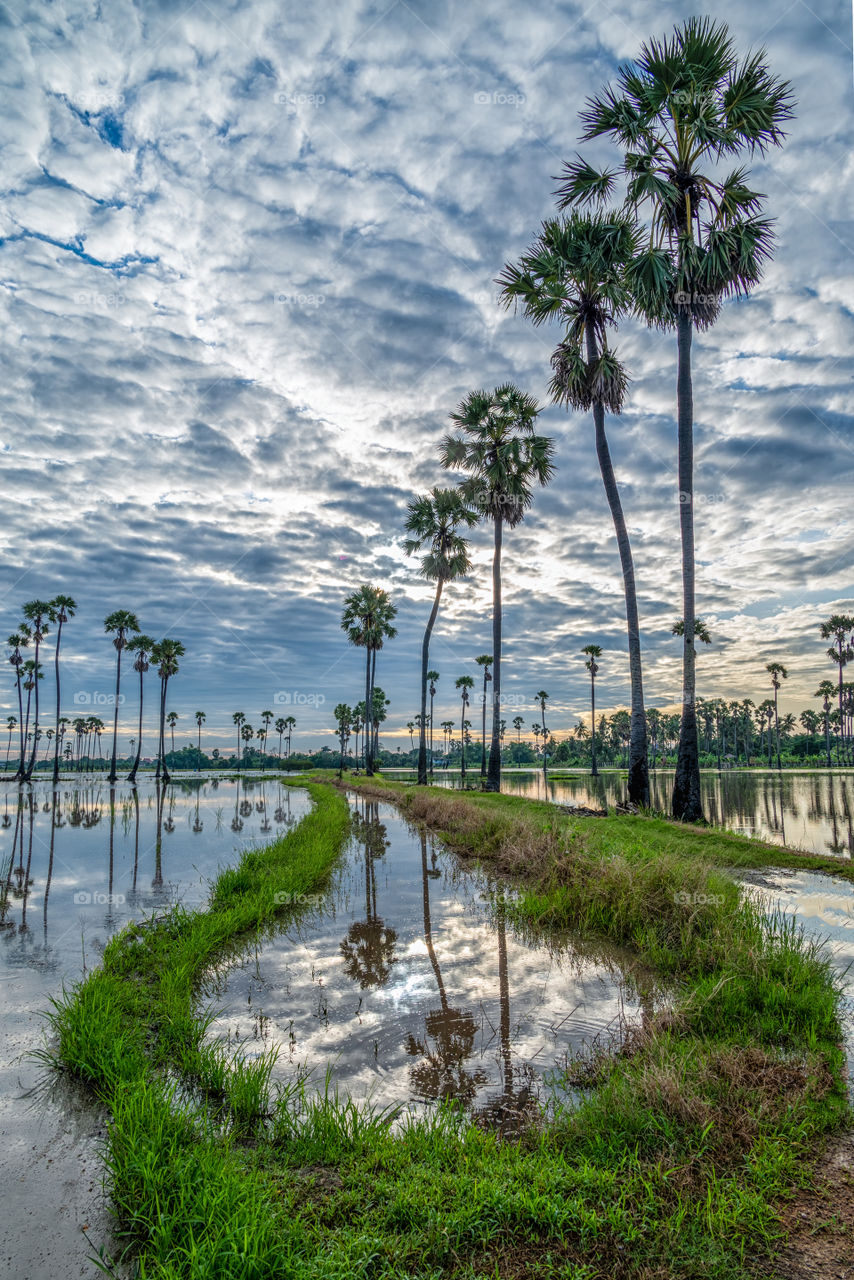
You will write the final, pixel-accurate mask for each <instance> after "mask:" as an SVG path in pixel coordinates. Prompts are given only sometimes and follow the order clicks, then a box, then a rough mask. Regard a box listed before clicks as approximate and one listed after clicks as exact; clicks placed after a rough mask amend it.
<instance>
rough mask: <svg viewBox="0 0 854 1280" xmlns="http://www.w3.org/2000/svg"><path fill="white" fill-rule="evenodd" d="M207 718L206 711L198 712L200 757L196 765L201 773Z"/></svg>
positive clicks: (197, 770)
mask: <svg viewBox="0 0 854 1280" xmlns="http://www.w3.org/2000/svg"><path fill="white" fill-rule="evenodd" d="M206 720H207V716H206V715H205V713H204V711H197V712H196V724H197V726H198V730H199V740H198V750H199V758H198V763H197V765H196V772H197V773H200V772H201V769H202V725H203V724H204V723H205V721H206Z"/></svg>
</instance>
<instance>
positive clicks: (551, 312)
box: [499, 211, 649, 806]
mask: <svg viewBox="0 0 854 1280" xmlns="http://www.w3.org/2000/svg"><path fill="white" fill-rule="evenodd" d="M636 252H637V233H636V229H635V225H634V220H633V218H632V217H631V216H630V215H629V214H627V213H625V212H616V211H611V212H597V213H593V214H587V215H585V214H582V213H579V212H573V213H572V214H571V216H570V217H569V218H561V219H557V218H553V219H550V220H548V221H547V222H545V223H544V224H543V227H542V230H541V232H540V234H539V235H538V237H537V239H536V240H535V241H534V243H533V245H532V246H531V247H530V248H529V249H528V250H527V252H526V253H524V254H523V255H522V258H521V260H520V262H519V264H518V266H514V265H511V264H508V265H507V266H506V267H505V268H504V272H503V274H502V276H501V277H500V279H499V284H500V285H501V286H502V299H503V301H504V304H505V305H506V306H508V307H509V306H510V305H511V303H512V304H514V305H517V304H521V306H522V309H523V313H524V314H525V315H526V316H527V317H528V318H529V319H530V320H532V321H533V323H534V324H535V325H540V324H543V323H545V322H547V321H550V320H557V321H558V322H559V323H560V324H562V325H563V327H564V337H563V340H562V342H561V343H560V344H559V346H558V347H557V349H556V350H555V352H554V354H553V356H552V369H553V371H554V376H553V378H552V382H551V386H550V391H551V394H552V399H553V400H554V401H555V403H557V404H564V405H566V406H567V407H568V408H571V409H577V410H579V411H581V412H583V413H588V412H590V411H591V410H592V413H593V427H594V435H595V442H596V456H597V458H598V461H599V470H600V473H601V475H602V483H603V485H604V488H605V496H606V498H607V501H608V506H609V508H610V511H611V519H612V520H613V523H614V532H615V534H616V538H617V549H618V551H619V555H620V566H621V569H622V574H623V589H624V592H625V597H626V625H627V629H628V641H629V674H630V678H631V689H632V737H631V743H630V749H629V776H628V794H629V799H630V800H631V801H632V802H633V803H634V804H639V805H644V806H648V805H649V763H648V759H647V725H646V715H645V712H644V698H643V666H642V659H641V642H640V623H639V620H638V601H637V589H636V586H635V569H634V559H633V557H632V548H631V543H630V541H629V534H628V529H627V528H626V520H625V516H624V515H623V504H622V501H621V499H620V491H619V489H618V487H617V479H616V476H615V474H614V466H613V463H612V461H611V451H610V448H609V446H608V438H607V436H606V434H605V413H606V411H608V412H610V413H613V414H619V413H620V412H621V411H622V407H623V398H624V396H625V391H626V386H627V382H628V379H627V377H626V373H625V370H624V369H623V366H622V364H621V363H620V361H619V360H618V359H617V356H616V353H615V352H614V351H613V349H612V348H611V347H609V345H608V330H609V327H613V326H616V324H617V322H618V321H619V320H620V319H621V317H622V316H624V315H625V314H626V313H627V312H628V311H630V310H631V307H632V294H631V290H630V288H629V285H628V280H627V273H628V268H629V264H630V263H631V261H632V259H633V258H634V256H635V254H636Z"/></svg>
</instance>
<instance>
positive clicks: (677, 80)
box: [559, 18, 794, 822]
mask: <svg viewBox="0 0 854 1280" xmlns="http://www.w3.org/2000/svg"><path fill="white" fill-rule="evenodd" d="M793 106H794V100H793V97H792V93H791V88H790V86H789V84H788V83H787V82H786V81H782V80H777V79H775V78H774V77H772V76H771V74H770V73H769V71H768V68H767V66H766V64H765V62H764V60H763V57H762V55H761V54H748V55H747V56H746V57H745V58H744V59H743V60H742V61H741V62H739V59H738V55H737V52H736V49H735V46H734V43H733V40H732V38H731V36H730V34H729V31H728V29H727V27H726V26H725V24H723V23H718V22H715V21H713V20H712V19H710V18H690V19H688V20H687V21H685V22H683V23H682V24H680V25H679V26H677V27H676V28H675V29H674V32H673V35H672V36H671V37H669V38H667V37H665V38H664V39H662V40H653V41H650V42H649V43H647V44H645V45H644V46H643V48H642V49H641V53H640V56H639V57H638V59H637V60H636V61H635V62H633V63H631V64H629V65H626V66H622V67H621V68H620V69H619V71H618V74H617V88H616V89H612V88H607V89H605V90H604V91H603V92H602V93H601V94H600V95H599V96H598V97H595V98H593V99H591V100H589V101H588V103H587V107H586V109H585V110H584V111H583V112H582V117H581V118H582V121H583V123H584V132H583V134H582V137H583V139H584V140H588V141H589V140H591V139H593V138H599V137H602V136H603V135H604V136H607V137H609V138H611V139H612V140H613V141H615V142H616V143H617V145H618V146H619V147H620V148H621V150H622V151H623V163H622V173H623V175H624V177H625V180H626V205H627V207H628V209H629V210H630V211H631V212H632V213H633V214H634V215H636V216H639V215H641V214H643V213H645V212H646V210H647V208H648V210H649V225H648V228H647V229H646V230H645V231H644V233H643V234H644V239H645V240H646V242H647V247H645V248H642V249H641V250H639V251H638V252H637V253H636V254H635V256H634V258H633V260H632V261H631V263H630V265H629V271H628V277H627V279H628V283H629V285H630V287H631V289H632V292H633V295H634V303H635V308H636V310H637V311H638V313H639V314H640V315H641V316H642V317H643V318H644V319H646V320H647V322H648V323H649V324H651V325H656V326H658V327H661V328H675V330H676V335H677V357H678V373H677V440H678V483H679V514H680V532H681V540H682V588H683V589H682V596H683V617H684V619H685V623H686V626H685V631H684V633H683V658H682V665H683V679H682V687H683V706H682V719H681V725H680V737H679V754H678V758H677V765H676V778H675V781H674V786H673V802H672V808H673V815H674V817H676V818H680V819H683V820H685V821H689V822H698V821H701V820H702V817H703V808H702V800H701V795H700V761H699V743H698V738H697V721H696V710H695V701H694V695H695V652H694V638H695V637H694V617H695V607H694V596H695V570H694V474H693V472H694V465H693V463H694V411H693V394H692V375H691V341H692V336H693V332H694V329H697V330H703V329H707V328H709V327H710V326H711V325H712V324H713V323H714V322H715V320H716V319H717V316H718V314H719V311H720V308H721V305H722V303H723V300H724V299H725V298H727V297H731V296H738V295H743V294H746V293H747V292H749V290H750V289H751V288H752V287H753V286H754V285H755V284H756V283H757V282H758V281H759V280H760V278H761V275H762V269H763V265H764V262H765V260H766V259H767V258H769V257H770V255H771V248H772V243H773V231H772V227H771V223H770V221H769V220H768V219H767V218H764V217H761V216H760V213H761V209H762V200H763V197H762V196H761V195H760V194H759V193H758V192H756V191H752V190H751V189H750V188H749V187H748V186H747V179H748V173H747V169H746V166H739V167H736V168H735V169H733V170H731V171H730V172H729V173H726V174H724V175H720V174H719V172H718V166H719V163H720V162H721V161H722V160H724V159H726V158H727V157H728V156H736V155H739V154H740V153H746V154H747V155H748V156H751V155H753V154H754V153H755V152H756V151H757V150H758V151H759V152H760V153H764V151H765V150H766V149H767V148H768V147H770V146H780V145H781V144H782V141H783V137H784V135H783V132H782V126H783V124H784V123H785V122H786V121H787V120H789V119H790V118H791V116H792V114H793ZM618 172H619V171H618V170H604V171H602V172H597V171H596V170H595V169H594V168H593V167H592V166H591V165H590V164H588V163H586V162H585V161H584V160H581V159H579V160H577V161H574V162H571V163H569V164H567V165H565V166H564V178H565V181H564V182H563V184H562V186H561V188H560V190H559V195H560V203H561V206H562V207H563V208H567V207H568V206H570V205H575V204H578V203H583V202H585V201H590V200H598V201H605V200H608V199H610V198H611V196H612V192H613V189H614V186H615V182H616V179H617V176H618Z"/></svg>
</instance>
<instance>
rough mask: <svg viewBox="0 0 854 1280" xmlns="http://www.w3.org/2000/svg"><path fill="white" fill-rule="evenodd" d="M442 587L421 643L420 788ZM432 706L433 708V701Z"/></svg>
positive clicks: (438, 588) (424, 783) (424, 774)
mask: <svg viewBox="0 0 854 1280" xmlns="http://www.w3.org/2000/svg"><path fill="white" fill-rule="evenodd" d="M442 585H443V584H442V579H441V578H440V579H439V580H438V582H437V583H436V595H435V597H434V599H433V608H432V609H431V610H430V617H429V618H428V619H427V627H426V629H425V631H424V639H423V641H422V642H421V726H420V728H419V730H418V785H419V787H426V786H427V672H428V670H429V668H430V637H431V636H432V634H433V627H434V626H435V625H436V616H437V614H438V612H439V601H440V600H441V598H442ZM430 705H431V708H432V699H431V703H430ZM432 724H433V720H432V716H431V720H430V725H431V734H432ZM431 760H432V755H431Z"/></svg>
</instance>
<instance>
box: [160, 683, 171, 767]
mask: <svg viewBox="0 0 854 1280" xmlns="http://www.w3.org/2000/svg"><path fill="white" fill-rule="evenodd" d="M168 683H169V677H168V676H164V677H163V679H162V680H161V682H160V758H161V759H162V761H163V772H162V774H161V777H162V779H163V781H164V782H168V781H169V770H168V768H167V767H166V686H167V684H168Z"/></svg>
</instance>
